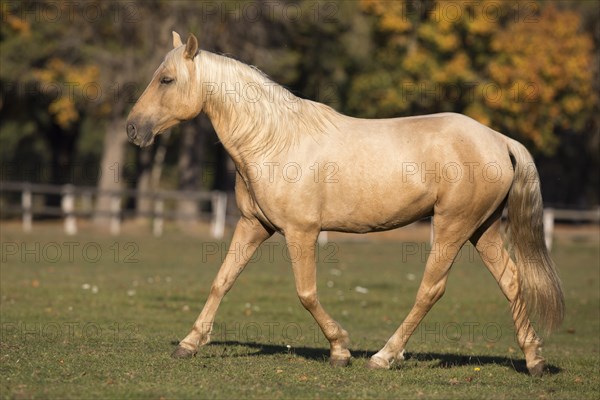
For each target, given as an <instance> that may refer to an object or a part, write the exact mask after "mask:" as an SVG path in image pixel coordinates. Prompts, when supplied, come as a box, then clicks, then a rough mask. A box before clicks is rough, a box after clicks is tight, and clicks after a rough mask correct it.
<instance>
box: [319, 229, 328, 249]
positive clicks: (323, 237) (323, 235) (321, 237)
mask: <svg viewBox="0 0 600 400" xmlns="http://www.w3.org/2000/svg"><path fill="white" fill-rule="evenodd" d="M328 239H329V238H328V237H327V231H321V232H319V236H318V237H317V243H318V244H319V246H325V245H326V244H327V241H328Z"/></svg>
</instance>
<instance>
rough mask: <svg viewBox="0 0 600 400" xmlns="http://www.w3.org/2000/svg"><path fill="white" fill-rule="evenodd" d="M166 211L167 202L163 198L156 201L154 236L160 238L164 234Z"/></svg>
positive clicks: (153, 225)
mask: <svg viewBox="0 0 600 400" xmlns="http://www.w3.org/2000/svg"><path fill="white" fill-rule="evenodd" d="M164 209H165V202H164V200H163V199H162V198H160V197H158V198H156V199H154V219H153V221H152V222H153V224H152V232H153V233H154V236H156V237H160V236H162V233H163V225H164V223H163V221H164V220H163V211H164Z"/></svg>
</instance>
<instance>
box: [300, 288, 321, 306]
mask: <svg viewBox="0 0 600 400" xmlns="http://www.w3.org/2000/svg"><path fill="white" fill-rule="evenodd" d="M298 298H299V299H300V303H302V305H303V306H304V308H306V309H307V310H312V309H314V308H315V307H316V306H317V304H318V303H319V298H318V297H317V293H316V292H304V293H298Z"/></svg>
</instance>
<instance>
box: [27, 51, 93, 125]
mask: <svg viewBox="0 0 600 400" xmlns="http://www.w3.org/2000/svg"><path fill="white" fill-rule="evenodd" d="M99 74H100V71H99V69H98V67H97V66H96V65H84V66H77V65H72V64H68V63H66V62H65V61H64V60H63V59H61V58H58V57H53V58H51V59H49V60H48V61H47V62H46V65H45V66H44V67H43V68H40V69H36V70H34V71H33V72H32V76H33V78H34V79H35V80H36V81H38V82H39V83H40V84H41V85H42V87H44V86H48V87H54V88H58V89H59V90H58V93H56V95H57V96H56V98H54V99H53V100H52V101H51V102H50V105H49V107H48V111H49V112H50V114H52V115H53V116H54V118H55V121H56V123H57V124H58V125H60V126H61V127H62V128H68V127H70V126H71V125H72V124H73V123H74V122H76V121H77V120H78V119H79V112H78V106H79V105H81V104H82V103H85V102H86V101H87V99H86V93H84V92H83V91H82V88H86V87H88V86H90V85H97V83H96V81H97V80H98V77H99ZM87 95H89V93H87Z"/></svg>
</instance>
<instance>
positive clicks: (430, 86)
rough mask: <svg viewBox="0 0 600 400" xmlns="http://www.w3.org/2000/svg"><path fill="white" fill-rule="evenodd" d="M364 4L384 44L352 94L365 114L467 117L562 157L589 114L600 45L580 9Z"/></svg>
mask: <svg viewBox="0 0 600 400" xmlns="http://www.w3.org/2000/svg"><path fill="white" fill-rule="evenodd" d="M361 4H362V7H363V10H364V11H365V13H367V14H368V15H371V16H373V17H374V19H375V35H376V38H377V39H376V40H377V44H378V46H377V49H376V51H375V54H374V62H373V63H372V65H371V66H370V68H368V70H367V71H365V72H363V73H361V74H359V75H358V76H356V78H355V81H354V84H353V90H352V91H351V99H350V108H351V109H352V110H353V111H355V112H356V113H358V114H360V115H363V116H367V117H390V116H397V115H398V114H406V115H415V114H423V113H430V112H440V111H455V112H461V113H465V114H467V115H470V116H472V117H474V118H475V119H477V120H479V121H480V122H482V123H484V124H486V125H489V126H491V127H493V128H495V129H497V130H500V131H502V132H504V133H506V134H508V135H510V136H513V137H516V138H517V139H519V140H522V141H525V142H528V143H531V144H532V145H533V146H534V148H535V149H536V150H538V151H541V152H544V153H552V152H554V151H556V147H557V145H558V141H557V131H560V130H564V129H570V130H573V131H581V130H582V129H583V127H584V126H585V124H586V123H587V122H588V121H589V119H590V118H591V115H592V110H593V107H594V105H595V104H596V103H597V101H598V99H597V97H596V96H595V94H594V92H593V90H592V87H591V82H592V68H591V63H592V54H593V46H592V40H591V38H590V37H589V35H587V34H586V33H585V32H581V27H580V25H581V21H580V17H579V16H578V15H577V14H576V13H574V12H571V11H562V12H558V11H557V9H556V8H555V7H554V6H553V5H552V4H549V5H546V6H541V5H539V4H538V3H537V2H526V3H519V2H514V1H500V2H498V1H495V0H494V1H492V0H489V1H488V0H483V1H478V2H472V1H468V0H467V1H453V2H443V1H433V0H430V1H424V2H418V3H416V2H409V1H396V2H388V1H383V0H363V1H362V3H361ZM550 37H552V40H548V38H550Z"/></svg>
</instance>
